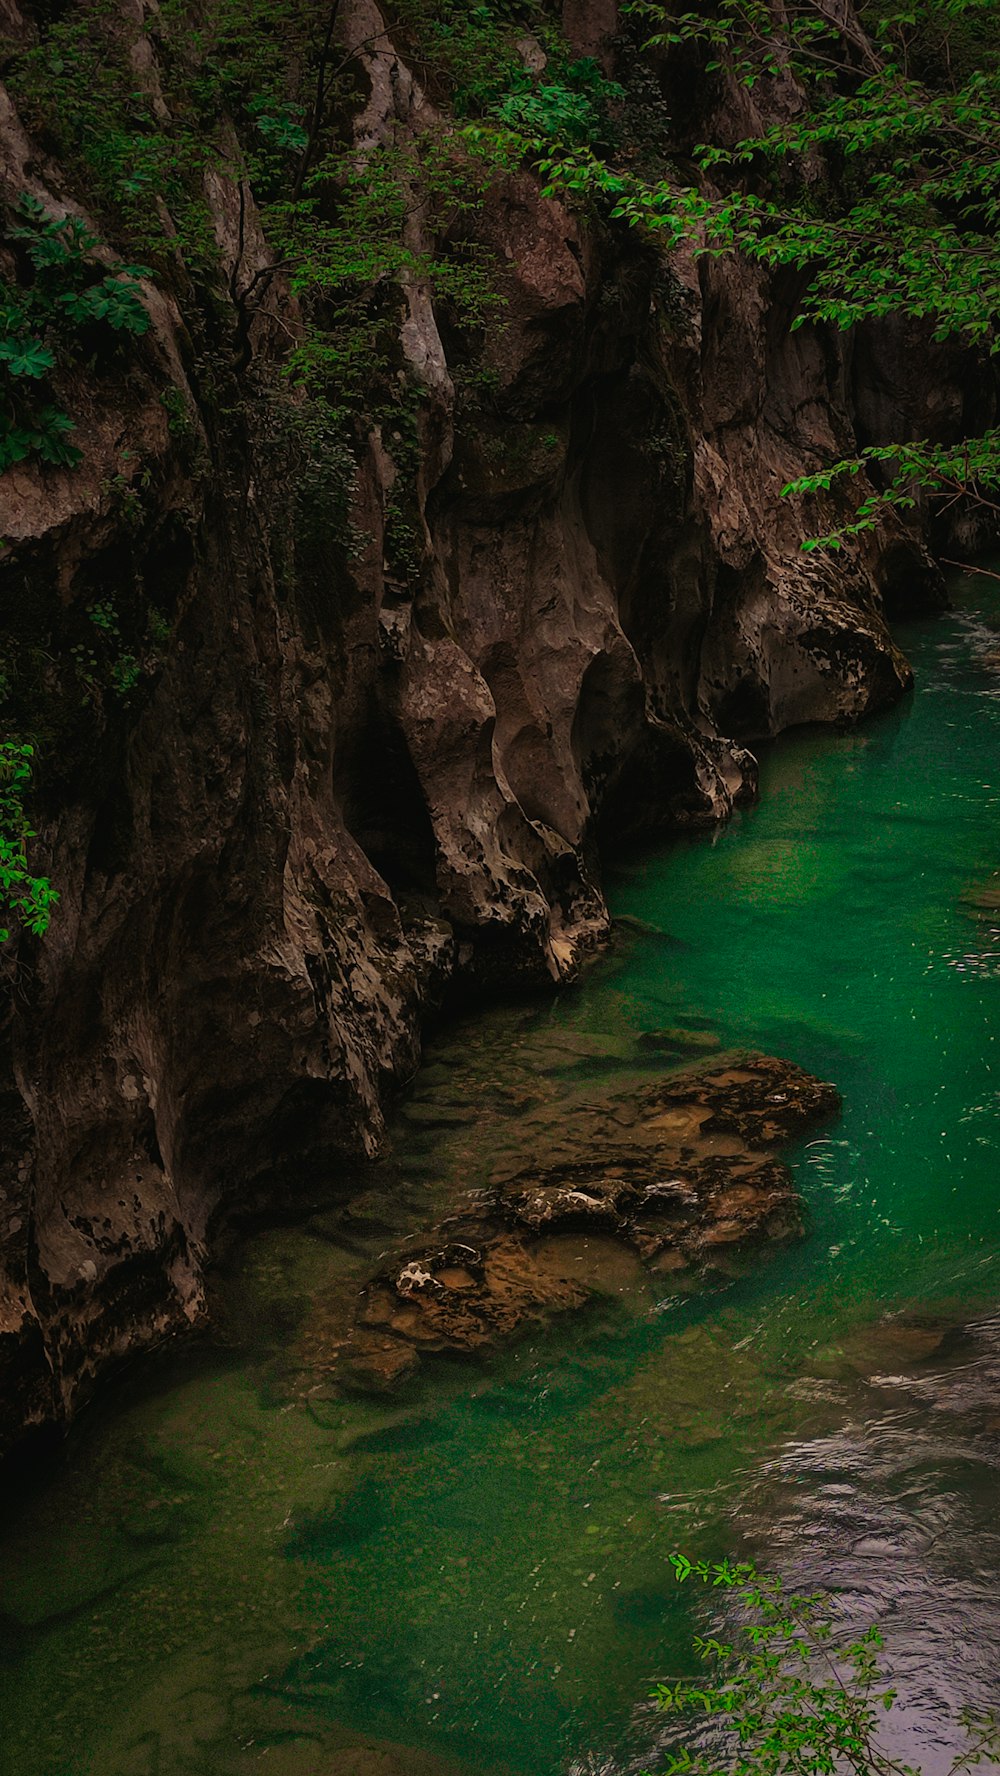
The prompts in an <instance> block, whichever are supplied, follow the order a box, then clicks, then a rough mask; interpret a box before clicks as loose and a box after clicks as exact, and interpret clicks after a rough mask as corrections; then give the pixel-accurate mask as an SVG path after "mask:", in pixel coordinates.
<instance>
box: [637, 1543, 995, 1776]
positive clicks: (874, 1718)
mask: <svg viewBox="0 0 1000 1776" xmlns="http://www.w3.org/2000/svg"><path fill="white" fill-rule="evenodd" d="M670 1560H671V1565H672V1566H673V1569H674V1574H675V1577H676V1578H677V1579H678V1581H679V1582H680V1583H682V1584H683V1583H686V1582H687V1581H688V1580H693V1581H695V1582H696V1583H701V1584H702V1585H705V1586H707V1587H710V1588H712V1589H713V1590H715V1591H719V1592H721V1593H722V1596H723V1600H724V1604H725V1610H726V1615H727V1616H728V1617H729V1618H731V1619H733V1620H734V1626H735V1629H736V1638H735V1639H733V1640H721V1639H719V1638H718V1637H717V1636H716V1635H714V1634H707V1635H698V1636H696V1638H695V1642H694V1646H695V1651H696V1653H697V1655H698V1658H699V1659H700V1660H701V1662H702V1663H703V1665H704V1666H705V1667H706V1674H705V1676H704V1677H703V1678H700V1679H698V1680H697V1681H687V1680H683V1679H681V1680H678V1681H673V1682H662V1683H658V1684H657V1685H656V1688H655V1689H654V1690H653V1692H652V1699H653V1700H654V1701H655V1702H656V1704H657V1706H658V1707H659V1708H660V1709H662V1710H663V1711H664V1712H666V1713H669V1714H671V1715H678V1716H681V1717H684V1718H687V1717H690V1716H692V1715H694V1716H696V1717H699V1718H700V1721H701V1728H700V1730H699V1732H698V1734H697V1736H696V1738H695V1741H694V1743H693V1744H685V1745H681V1746H680V1747H679V1749H677V1750H676V1751H674V1752H673V1753H672V1754H670V1755H669V1756H668V1759H667V1762H666V1765H665V1767H664V1769H663V1771H662V1773H661V1776H833V1773H834V1772H836V1771H842V1770H845V1769H847V1770H852V1771H853V1772H854V1776H920V1773H919V1771H917V1770H915V1769H914V1768H913V1767H912V1766H911V1765H909V1764H906V1763H904V1762H903V1761H902V1760H900V1759H898V1758H896V1757H893V1755H892V1754H891V1752H890V1751H889V1750H888V1749H887V1748H886V1747H885V1745H884V1744H883V1743H882V1740H881V1738H880V1733H881V1726H882V1722H883V1720H884V1718H885V1715H886V1714H887V1713H888V1712H889V1711H890V1710H891V1709H892V1707H893V1705H894V1703H895V1701H896V1692H895V1690H894V1689H893V1688H892V1687H891V1685H889V1684H888V1682H887V1680H886V1677H885V1674H884V1672H883V1670H882V1667H881V1665H880V1662H879V1653H880V1652H881V1649H882V1645H883V1640H882V1635H881V1633H880V1631H879V1629H878V1628H876V1627H875V1626H871V1627H868V1628H866V1629H864V1630H863V1631H862V1632H861V1633H860V1634H856V1635H851V1634H845V1633H844V1632H843V1631H839V1630H838V1627H837V1624H836V1620H835V1617H834V1616H833V1612H832V1609H831V1602H830V1599H829V1597H828V1596H826V1595H825V1594H824V1593H823V1592H822V1591H816V1592H810V1593H796V1592H788V1591H786V1590H785V1587H784V1585H783V1584H782V1581H781V1579H780V1578H778V1577H776V1576H775V1575H774V1574H762V1573H759V1572H758V1571H757V1570H756V1568H755V1567H754V1566H753V1565H752V1564H750V1563H741V1564H732V1563H730V1562H729V1561H725V1560H724V1561H715V1562H710V1561H705V1560H699V1561H692V1560H690V1559H688V1557H687V1556H686V1555H684V1554H672V1555H671V1557H670ZM959 1724H960V1725H961V1726H962V1728H963V1729H964V1731H965V1733H966V1737H967V1744H966V1747H965V1749H964V1750H963V1751H961V1752H959V1753H957V1754H956V1756H955V1757H954V1758H953V1760H952V1763H951V1765H950V1768H949V1770H948V1773H947V1776H958V1772H959V1771H961V1770H967V1769H970V1768H971V1767H973V1766H974V1765H978V1764H982V1763H984V1762H987V1763H992V1764H1000V1716H998V1715H997V1714H995V1713H993V1712H991V1711H987V1710H976V1709H966V1710H964V1711H963V1712H962V1713H961V1714H960V1715H959Z"/></svg>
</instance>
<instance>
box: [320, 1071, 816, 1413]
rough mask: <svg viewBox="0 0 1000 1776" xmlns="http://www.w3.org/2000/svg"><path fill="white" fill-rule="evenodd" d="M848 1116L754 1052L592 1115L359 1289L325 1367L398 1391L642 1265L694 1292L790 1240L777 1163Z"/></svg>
mask: <svg viewBox="0 0 1000 1776" xmlns="http://www.w3.org/2000/svg"><path fill="white" fill-rule="evenodd" d="M839 1106H840V1099H839V1096H838V1094H837V1092H836V1090H835V1088H834V1087H833V1086H832V1085H828V1084H826V1083H825V1082H823V1081H821V1080H818V1079H814V1078H813V1077H812V1076H811V1075H810V1074H808V1073H805V1072H803V1071H802V1069H801V1068H800V1067H796V1066H794V1065H793V1064H792V1063H791V1062H789V1061H782V1060H778V1059H775V1058H774V1057H771V1056H767V1055H758V1054H745V1055H737V1056H730V1057H727V1059H726V1060H725V1061H723V1062H720V1063H717V1064H715V1065H712V1066H709V1067H703V1068H701V1069H699V1070H697V1071H689V1072H687V1073H684V1074H682V1075H680V1076H676V1075H674V1076H671V1077H670V1078H669V1079H666V1080H657V1081H654V1082H652V1083H646V1084H640V1085H639V1086H637V1087H635V1088H633V1089H631V1090H629V1091H622V1092H619V1093H616V1094H613V1095H609V1096H608V1097H607V1098H606V1099H605V1101H604V1102H603V1104H595V1105H588V1106H586V1107H584V1108H583V1109H581V1111H580V1112H579V1113H578V1114H577V1116H576V1117H575V1118H573V1119H572V1123H573V1126H571V1127H570V1128H569V1129H568V1130H563V1131H562V1135H561V1139H560V1143H559V1157H558V1158H555V1159H553V1158H552V1156H551V1155H546V1154H544V1153H542V1154H540V1155H538V1156H536V1158H535V1160H534V1162H533V1163H532V1164H530V1165H525V1164H523V1163H522V1164H521V1165H520V1166H519V1165H518V1164H517V1163H516V1162H515V1163H514V1164H513V1165H509V1166H507V1167H506V1168H501V1170H500V1172H499V1174H498V1175H495V1176H494V1179H493V1180H492V1182H491V1185H490V1187H489V1188H488V1189H487V1190H485V1191H480V1192H478V1193H476V1194H475V1195H474V1196H472V1197H471V1198H470V1199H469V1201H468V1205H467V1209H466V1211H465V1212H464V1213H462V1214H459V1215H457V1216H453V1217H451V1218H450V1220H449V1221H448V1222H447V1223H446V1224H443V1225H441V1226H438V1227H437V1228H435V1229H434V1230H433V1232H432V1233H431V1234H430V1235H429V1236H427V1237H425V1238H424V1239H422V1240H420V1241H417V1242H412V1243H411V1244H410V1245H409V1246H407V1247H406V1249H405V1250H403V1251H400V1252H399V1253H398V1254H397V1255H396V1257H395V1258H394V1259H393V1261H392V1262H391V1263H389V1264H387V1265H386V1266H385V1268H384V1269H383V1270H381V1271H380V1272H379V1273H378V1275H376V1276H375V1277H373V1278H372V1279H371V1281H370V1282H369V1283H368V1284H367V1285H366V1287H365V1288H364V1289H363V1290H362V1292H361V1295H360V1297H359V1302H358V1307H357V1311H356V1314H355V1317H354V1323H353V1326H352V1327H351V1328H350V1331H349V1333H348V1334H347V1337H346V1338H345V1339H343V1340H340V1341H337V1340H335V1341H334V1342H333V1343H332V1344H331V1345H330V1346H329V1347H328V1348H327V1349H325V1350H323V1349H322V1345H321V1342H320V1343H319V1345H317V1342H316V1341H315V1339H314V1340H313V1342H312V1357H313V1362H314V1364H316V1365H317V1366H318V1367H320V1368H325V1369H327V1370H328V1371H329V1372H331V1373H332V1374H333V1376H334V1377H335V1379H336V1380H337V1381H338V1382H339V1383H340V1384H341V1385H342V1386H347V1387H349V1388H352V1389H357V1388H360V1389H364V1390H373V1391H378V1392H384V1391H388V1390H390V1389H392V1388H394V1387H396V1386H397V1385H398V1384H399V1383H400V1382H402V1381H404V1380H406V1379H407V1378H409V1377H410V1376H412V1375H413V1374H414V1372H415V1371H416V1370H417V1368H418V1367H419V1364H420V1362H421V1360H422V1359H423V1358H424V1357H426V1356H428V1355H432V1354H435V1353H444V1354H452V1355H472V1354H476V1353H480V1352H483V1351H486V1350H489V1349H490V1348H492V1347H494V1346H496V1345H497V1344H499V1343H500V1342H502V1341H504V1340H506V1339H508V1338H510V1337H513V1336H514V1335H515V1334H517V1333H518V1332H520V1331H523V1330H524V1328H525V1327H526V1326H528V1325H530V1324H537V1323H538V1322H540V1321H545V1320H548V1319H549V1318H551V1317H552V1316H553V1315H555V1314H558V1313H564V1312H566V1311H568V1310H569V1309H571V1308H579V1307H582V1306H583V1305H584V1304H585V1303H586V1302H587V1301H588V1300H590V1299H591V1298H592V1297H593V1296H594V1295H595V1294H600V1293H605V1294H606V1293H609V1292H610V1293H620V1292H622V1291H624V1290H625V1289H627V1288H629V1287H630V1286H632V1284H634V1282H635V1281H636V1280H637V1279H638V1278H639V1277H640V1276H641V1274H642V1271H643V1268H644V1267H654V1268H656V1269H658V1270H664V1271H668V1272H676V1273H683V1272H689V1273H691V1275H692V1276H693V1277H695V1278H696V1277H697V1276H698V1275H699V1274H704V1273H706V1272H711V1271H712V1270H716V1269H719V1268H720V1267H724V1265H725V1261H726V1258H727V1256H728V1255H729V1254H730V1253H732V1252H734V1251H736V1250H738V1249H740V1248H744V1247H747V1246H752V1245H755V1244H759V1243H761V1242H763V1241H776V1240H788V1239H794V1238H796V1237H798V1236H799V1235H800V1234H801V1233H802V1229H803V1223H802V1209H801V1202H800V1199H799V1196H798V1194H797V1192H796V1190H795V1188H794V1185H793V1182H792V1177H791V1173H790V1172H789V1170H788V1167H787V1166H786V1165H785V1164H784V1162H783V1161H782V1160H781V1159H780V1158H778V1157H777V1156H776V1154H775V1152H774V1150H775V1149H776V1148H779V1147H781V1146H784V1145H786V1144H787V1143H788V1142H789V1141H791V1140H794V1139H796V1138H797V1137H798V1136H799V1135H801V1134H802V1133H803V1132H804V1131H805V1130H806V1129H808V1128H810V1127H812V1126H813V1125H814V1124H816V1123H817V1122H820V1121H822V1120H825V1119H827V1118H829V1117H831V1116H834V1115H836V1113H837V1111H838V1109H839ZM595 1125H597V1126H599V1127H600V1128H601V1130H602V1133H601V1136H600V1138H599V1139H598V1140H597V1141H595V1138H594V1135H595Z"/></svg>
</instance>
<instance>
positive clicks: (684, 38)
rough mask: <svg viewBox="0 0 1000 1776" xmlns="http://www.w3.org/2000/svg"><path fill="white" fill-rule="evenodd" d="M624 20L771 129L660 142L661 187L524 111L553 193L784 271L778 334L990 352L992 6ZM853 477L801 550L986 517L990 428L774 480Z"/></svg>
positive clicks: (642, 14)
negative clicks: (791, 301) (965, 506)
mask: <svg viewBox="0 0 1000 1776" xmlns="http://www.w3.org/2000/svg"><path fill="white" fill-rule="evenodd" d="M625 11H626V13H627V14H628V16H629V17H630V18H631V19H632V20H633V21H638V22H639V23H641V24H642V26H643V27H644V37H645V51H646V53H647V55H649V56H651V57H652V58H653V59H654V61H655V60H659V61H661V62H662V61H663V60H664V58H665V59H666V60H667V61H668V62H669V59H670V57H672V56H676V55H678V54H683V55H685V56H686V57H687V58H688V65H689V66H690V65H691V59H692V57H694V58H696V60H697V65H698V68H699V78H700V80H701V81H703V82H704V89H705V93H706V96H707V98H708V99H709V101H711V94H712V82H713V81H715V82H716V87H715V100H716V104H717V105H718V107H719V116H720V119H722V120H723V121H724V119H725V115H726V112H727V109H728V110H731V108H732V105H731V99H730V100H729V101H727V99H726V92H727V90H728V91H729V92H731V89H732V84H733V83H740V84H742V86H743V87H744V88H746V89H747V90H748V91H749V92H751V93H752V94H753V98H754V100H755V101H757V100H762V101H763V104H762V111H761V115H766V114H767V112H768V110H769V111H770V113H771V114H772V115H777V116H778V117H779V118H780V120H781V121H779V122H776V123H774V124H771V125H770V126H769V127H766V128H763V129H762V130H761V132H760V133H759V134H758V135H753V136H745V137H743V138H742V139H739V140H737V141H735V142H733V141H731V140H729V141H719V140H716V141H713V142H706V143H700V144H695V145H694V147H693V149H692V148H688V147H687V146H685V145H684V144H683V143H681V142H675V144H674V148H675V153H674V165H675V170H674V172H673V174H672V175H671V176H669V177H664V178H659V179H650V178H648V177H645V176H644V175H643V172H642V170H641V168H637V167H635V166H634V165H632V164H630V162H629V160H628V158H627V157H625V158H619V157H616V156H615V154H614V153H613V152H612V153H610V154H609V153H608V152H606V151H605V150H603V149H602V148H601V147H600V145H599V144H597V143H595V141H594V139H593V138H589V139H582V140H577V141H572V140H566V139H565V138H564V139H563V140H561V141H557V142H550V143H549V144H548V145H545V144H539V143H538V141H537V140H536V139H535V138H534V137H533V136H532V134H531V132H530V130H528V129H525V128H524V127H523V121H522V127H521V129H520V150H521V151H522V152H523V153H525V154H526V155H528V156H529V157H530V158H532V159H533V160H534V163H535V165H536V166H537V167H538V169H539V171H540V172H541V173H542V175H543V177H544V178H545V179H546V181H547V186H548V189H549V190H550V192H552V193H554V194H560V195H562V196H564V197H567V198H569V199H570V200H571V201H580V202H590V203H597V204H598V205H599V206H600V207H601V208H602V209H603V211H604V213H605V214H606V215H607V216H608V217H609V218H610V219H611V220H612V221H621V222H625V223H627V224H629V225H630V226H633V227H636V228H638V229H640V230H641V231H642V232H644V233H646V234H647V235H648V236H649V237H650V238H651V239H652V240H654V241H656V242H658V243H661V244H662V246H663V247H664V248H665V249H666V250H667V251H669V250H670V249H672V248H674V247H676V246H679V245H681V244H684V245H686V246H687V247H688V248H690V249H691V250H692V251H693V252H694V253H695V255H696V256H716V255H719V254H728V253H738V254H741V255H743V256H744V257H745V258H747V259H749V260H751V261H754V262H756V263H757V264H759V265H761V266H763V267H765V268H766V269H768V270H770V271H774V272H783V273H784V274H785V275H786V283H788V284H789V287H793V286H791V284H790V281H789V274H790V275H791V277H792V278H794V280H795V286H794V287H797V290H798V297H797V310H796V312H795V314H794V316H793V318H792V321H791V326H792V328H793V329H794V328H797V327H801V326H805V325H809V324H812V325H815V324H820V325H828V326H833V327H836V328H839V329H843V330H847V329H850V328H853V327H856V326H857V325H858V324H860V323H862V322H867V321H878V320H883V319H884V318H885V317H888V316H900V317H903V318H905V319H907V320H910V321H914V322H917V323H919V324H920V325H921V326H922V327H924V328H925V329H926V335H925V336H926V337H929V338H932V339H934V340H937V341H946V340H947V341H954V342H956V343H958V344H959V345H964V346H968V347H971V348H973V349H977V350H979V351H981V352H982V353H984V354H985V355H990V356H992V355H995V354H996V353H997V352H1000V331H998V324H997V316H998V314H1000V245H998V240H997V224H998V221H1000V0H912V4H909V5H906V6H904V7H901V6H899V5H898V4H893V3H892V0H860V4H859V5H858V7H857V9H856V10H851V9H849V8H839V7H838V8H837V9H835V10H834V9H831V8H828V7H827V6H826V5H824V4H823V0H803V4H802V5H799V6H796V7H794V8H788V9H785V8H782V9H776V8H772V6H771V5H769V4H768V3H767V0H718V4H717V5H715V6H713V7H712V8H704V9H698V10H696V11H685V10H682V9H681V8H679V7H677V6H675V5H671V4H669V3H668V4H664V0H631V4H629V5H628V6H626V8H625ZM726 82H729V87H728V89H727V86H726ZM748 115H752V113H750V112H748ZM508 117H509V121H511V122H514V121H515V120H514V118H513V117H512V116H511V114H508ZM720 128H721V124H720ZM514 146H515V145H514V144H513V143H511V142H508V152H512V151H514ZM688 157H690V158H688ZM686 159H687V160H688V168H687V172H686V173H685V172H684V171H683V170H682V169H683V167H684V162H685V160H686ZM692 161H693V169H694V170H695V171H696V172H697V175H698V177H697V182H694V181H692V179H691V170H692V168H691V162H692ZM803 467H804V468H806V467H807V465H803ZM862 472H864V473H865V474H866V475H867V476H868V478H869V486H868V487H867V488H866V490H865V492H864V493H863V495H862V497H861V498H860V500H859V503H858V509H857V511H856V514H855V517H854V520H853V521H852V522H851V523H849V524H847V525H843V526H840V527H838V528H837V529H834V530H831V531H830V532H829V533H828V534H826V535H823V536H820V537H816V538H812V539H809V540H808V541H807V543H806V544H805V546H806V547H807V548H817V547H832V548H839V547H842V546H843V543H844V541H845V539H846V538H847V537H850V536H853V535H857V534H858V533H860V532H862V531H865V530H868V529H871V528H872V527H873V526H874V525H875V524H876V523H877V522H878V520H879V518H880V517H881V515H882V514H883V513H884V512H885V511H887V510H888V509H895V510H903V511H906V510H908V509H911V508H912V507H914V506H915V505H918V504H920V503H922V502H924V501H926V500H927V499H931V500H933V501H934V502H935V503H936V504H937V505H938V506H941V505H947V504H948V503H950V502H953V501H955V500H956V499H964V500H967V501H971V502H973V503H974V504H976V505H978V506H979V507H981V508H985V509H987V510H988V511H992V512H994V513H996V514H997V516H1000V430H997V429H995V428H994V429H990V430H988V431H984V432H981V433H979V434H978V435H971V434H970V435H969V436H965V435H963V434H962V433H961V432H960V433H959V434H958V435H957V436H956V435H952V436H950V437H948V436H946V437H944V438H939V439H925V440H917V441H914V442H910V443H906V444H903V445H896V444H890V443H884V442H880V443H877V444H875V445H874V446H872V447H871V448H870V449H865V450H862V451H859V452H858V453H857V455H856V456H855V457H852V458H850V459H845V460H843V461H841V462H839V463H833V464H829V465H822V466H819V467H817V468H816V469H815V470H814V471H813V472H811V473H804V474H803V475H802V476H801V477H798V478H796V479H795V480H793V481H792V482H790V483H789V484H788V486H787V488H786V489H785V491H786V493H788V494H791V493H812V494H819V495H821V494H822V493H823V492H824V491H825V490H826V489H827V488H828V487H829V486H830V485H831V483H832V481H833V480H835V479H840V478H842V477H844V476H858V475H860V474H861V473H862ZM872 483H874V486H872V485H871V484H872Z"/></svg>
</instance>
